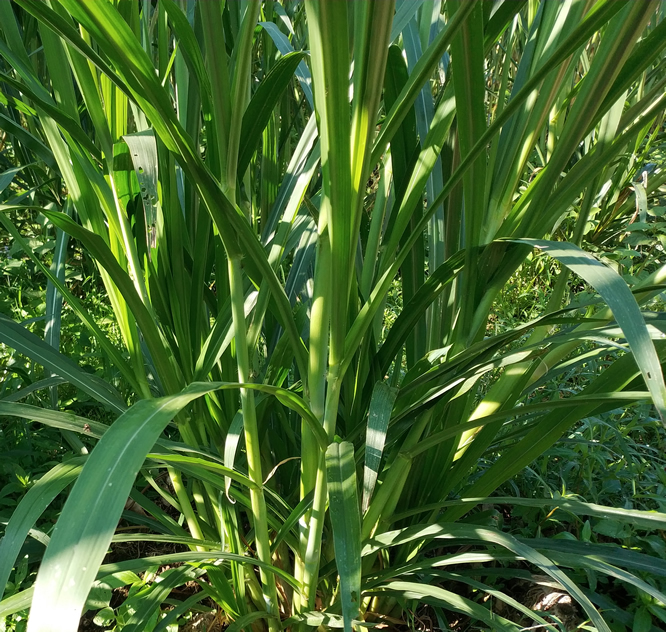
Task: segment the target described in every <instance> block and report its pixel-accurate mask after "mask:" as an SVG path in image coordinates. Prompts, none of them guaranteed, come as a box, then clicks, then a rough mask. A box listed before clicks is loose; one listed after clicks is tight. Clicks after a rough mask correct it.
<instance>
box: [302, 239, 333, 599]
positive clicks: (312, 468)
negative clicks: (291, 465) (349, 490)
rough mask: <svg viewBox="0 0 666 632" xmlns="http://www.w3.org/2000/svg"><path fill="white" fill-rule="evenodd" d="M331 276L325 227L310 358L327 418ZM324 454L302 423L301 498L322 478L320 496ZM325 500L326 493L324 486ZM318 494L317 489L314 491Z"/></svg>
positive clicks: (311, 386)
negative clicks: (327, 363)
mask: <svg viewBox="0 0 666 632" xmlns="http://www.w3.org/2000/svg"><path fill="white" fill-rule="evenodd" d="M330 278H331V253H330V245H329V242H328V232H327V231H326V229H325V228H324V229H323V230H322V232H321V234H320V236H319V239H318V241H317V261H316V267H315V280H314V292H315V294H314V297H313V300H312V315H311V317H310V353H309V358H308V361H309V363H308V381H307V384H308V396H309V403H310V410H311V411H312V413H313V414H314V415H315V417H316V418H317V419H319V420H321V422H322V424H323V422H324V414H325V410H326V362H327V359H328V326H329V305H328V303H329V301H328V297H329V288H330ZM324 465H325V464H324V454H323V452H322V451H321V450H320V449H319V446H318V445H317V441H316V439H315V437H314V434H313V432H312V430H310V428H308V426H307V424H306V423H304V422H303V423H302V425H301V500H302V499H303V498H305V496H307V495H308V494H309V493H311V492H312V491H313V490H314V489H316V488H317V484H318V481H319V496H321V491H322V484H321V482H320V478H321V475H322V473H323V472H325V467H324ZM323 490H324V492H323V493H324V501H325V496H326V490H325V486H324V487H323ZM315 494H317V492H315ZM315 506H316V507H319V506H321V500H320V501H319V502H318V503H317V500H316V499H315V501H314V503H313V509H312V510H311V511H309V512H308V513H307V514H306V515H305V516H304V518H303V520H302V521H301V525H300V542H301V555H300V556H299V557H298V558H297V559H296V562H295V569H294V570H295V576H296V579H297V580H299V581H301V582H303V585H304V594H303V596H302V599H301V596H300V595H295V596H294V610H295V611H296V612H299V611H301V610H303V609H305V608H307V605H308V595H309V593H310V581H312V575H311V572H312V571H311V570H310V571H308V572H309V577H308V580H309V581H308V582H307V583H306V582H305V581H304V579H305V575H306V559H308V557H310V558H311V557H312V553H310V554H309V555H308V550H309V549H308V546H309V545H310V536H311V534H312V525H313V522H312V518H313V515H314V516H315V521H314V524H315V525H317V524H318V522H317V519H318V518H319V515H318V513H317V510H316V509H315Z"/></svg>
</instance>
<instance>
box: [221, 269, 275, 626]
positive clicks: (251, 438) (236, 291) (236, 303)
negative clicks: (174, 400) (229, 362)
mask: <svg viewBox="0 0 666 632" xmlns="http://www.w3.org/2000/svg"><path fill="white" fill-rule="evenodd" d="M229 288H230V291H231V312H232V318H233V323H234V332H235V341H236V362H237V364H238V381H239V382H241V383H248V382H249V381H250V359H249V354H248V348H247V326H246V323H245V312H244V309H243V306H244V303H245V295H244V292H243V276H242V266H241V259H240V257H239V256H231V257H229ZM240 396H241V411H242V414H243V428H244V431H245V449H246V452H247V471H248V477H249V478H250V480H251V481H252V482H254V483H256V485H257V486H256V487H253V488H252V489H251V490H250V501H251V503H252V517H253V520H254V532H255V542H256V547H257V557H258V558H259V559H260V560H261V561H262V562H264V563H266V564H270V563H271V546H270V542H269V540H268V513H267V511H266V499H265V497H264V489H263V476H262V473H261V444H260V440H259V429H258V428H257V413H256V409H255V406H254V394H253V392H252V391H251V390H249V389H245V388H242V389H240ZM261 583H262V589H263V592H264V601H265V603H266V610H267V611H268V612H269V613H271V614H273V615H275V618H271V619H270V620H269V621H270V623H269V626H270V629H271V630H279V629H280V623H279V621H280V619H279V616H278V600H277V590H276V587H275V576H274V575H273V574H272V573H267V572H266V571H265V570H263V569H262V570H261Z"/></svg>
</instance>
